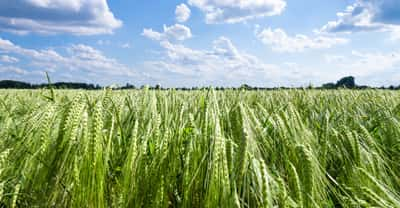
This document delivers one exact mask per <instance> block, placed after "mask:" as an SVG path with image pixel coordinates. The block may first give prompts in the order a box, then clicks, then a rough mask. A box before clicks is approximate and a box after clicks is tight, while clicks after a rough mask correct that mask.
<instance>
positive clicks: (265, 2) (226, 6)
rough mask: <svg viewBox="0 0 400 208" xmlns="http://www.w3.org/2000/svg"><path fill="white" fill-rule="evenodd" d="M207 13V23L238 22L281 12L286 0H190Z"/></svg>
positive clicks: (190, 2)
mask: <svg viewBox="0 0 400 208" xmlns="http://www.w3.org/2000/svg"><path fill="white" fill-rule="evenodd" d="M188 2H189V5H191V6H195V7H197V8H199V9H200V10H201V11H203V12H204V13H205V15H206V23H209V24H215V23H238V22H243V21H246V20H250V19H254V18H259V17H265V16H274V15H279V14H281V13H282V12H283V11H284V9H285V7H286V1H285V0H189V1H188Z"/></svg>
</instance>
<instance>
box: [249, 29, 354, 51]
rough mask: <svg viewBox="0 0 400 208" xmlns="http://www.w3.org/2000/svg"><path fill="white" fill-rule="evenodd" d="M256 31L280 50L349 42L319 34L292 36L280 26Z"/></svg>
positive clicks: (262, 38) (266, 41) (321, 47)
mask: <svg viewBox="0 0 400 208" xmlns="http://www.w3.org/2000/svg"><path fill="white" fill-rule="evenodd" d="M255 33H256V37H257V38H258V39H259V40H260V41H261V42H263V43H264V44H266V45H269V46H271V47H272V49H273V50H275V51H279V52H302V51H304V50H307V49H325V48H332V47H333V46H335V45H340V44H346V43H348V42H349V40H348V39H344V38H337V37H328V36H321V35H317V36H316V37H314V38H310V37H308V36H306V35H301V34H297V35H295V36H293V37H290V36H288V35H287V34H286V32H285V31H284V30H282V29H280V28H278V29H275V30H272V29H271V28H267V29H263V30H262V31H258V30H256V32H255Z"/></svg>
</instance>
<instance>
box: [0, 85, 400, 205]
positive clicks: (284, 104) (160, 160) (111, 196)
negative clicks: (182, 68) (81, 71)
mask: <svg viewBox="0 0 400 208" xmlns="http://www.w3.org/2000/svg"><path fill="white" fill-rule="evenodd" d="M0 207H90V208H92V207H93V208H94V207H96V208H97V207H146V208H147V207H227V208H230V207H305V208H307V207H400V93H399V92H395V91H379V90H365V91H351V90H336V91H322V90H321V91H319V90H285V91H284V90H277V91H239V90H236V91H233V90H232V91H231V90H226V91H215V90H212V89H211V90H199V91H190V92H184V91H174V90H170V91H158V90H148V89H144V90H130V91H111V90H103V91H79V90H76V91H73V90H56V91H50V90H32V91H29V90H8V91H7V90H3V91H0Z"/></svg>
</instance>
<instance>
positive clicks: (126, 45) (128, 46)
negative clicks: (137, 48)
mask: <svg viewBox="0 0 400 208" xmlns="http://www.w3.org/2000/svg"><path fill="white" fill-rule="evenodd" d="M131 47H132V46H131V44H130V43H123V44H122V45H121V48H131Z"/></svg>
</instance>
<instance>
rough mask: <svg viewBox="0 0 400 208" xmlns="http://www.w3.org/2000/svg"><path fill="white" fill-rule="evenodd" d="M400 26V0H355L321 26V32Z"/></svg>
mask: <svg viewBox="0 0 400 208" xmlns="http://www.w3.org/2000/svg"><path fill="white" fill-rule="evenodd" d="M398 27H400V1H398V0H357V2H356V3H354V4H352V5H350V6H348V7H347V8H346V9H345V11H343V12H339V13H338V14H337V20H336V21H330V22H328V23H327V24H326V25H324V26H323V27H322V28H321V31H322V32H348V33H349V32H359V31H391V30H393V29H394V28H398Z"/></svg>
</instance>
